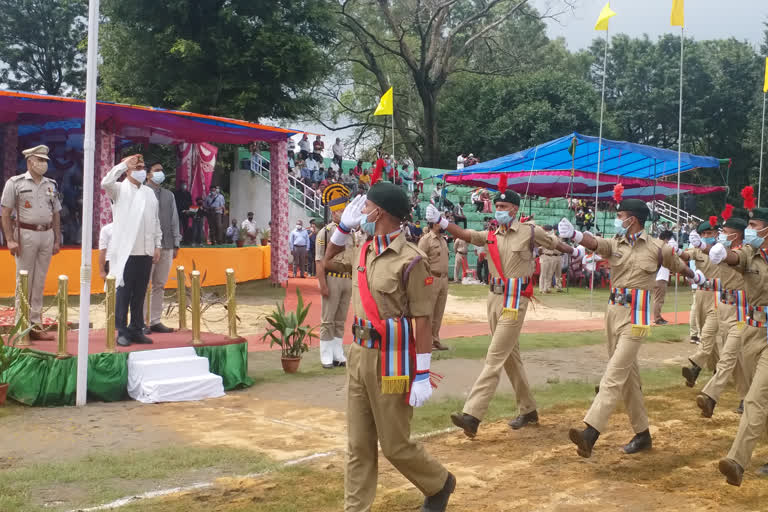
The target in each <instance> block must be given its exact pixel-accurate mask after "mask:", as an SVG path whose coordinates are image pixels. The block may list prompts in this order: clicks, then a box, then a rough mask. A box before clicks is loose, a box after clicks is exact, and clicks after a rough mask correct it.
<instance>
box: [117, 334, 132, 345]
mask: <svg viewBox="0 0 768 512" xmlns="http://www.w3.org/2000/svg"><path fill="white" fill-rule="evenodd" d="M117 344H118V345H120V346H121V347H129V346H130V345H131V340H129V339H128V338H126V337H125V336H118V337H117Z"/></svg>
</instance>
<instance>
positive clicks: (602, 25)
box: [595, 2, 616, 30]
mask: <svg viewBox="0 0 768 512" xmlns="http://www.w3.org/2000/svg"><path fill="white" fill-rule="evenodd" d="M614 16H616V13H615V12H614V11H613V10H612V9H611V2H608V3H607V4H605V7H603V10H602V11H600V16H598V18H597V23H595V30H608V20H609V19H611V18H613V17H614Z"/></svg>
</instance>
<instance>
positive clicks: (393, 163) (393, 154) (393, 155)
mask: <svg viewBox="0 0 768 512" xmlns="http://www.w3.org/2000/svg"><path fill="white" fill-rule="evenodd" d="M394 96H395V93H394V91H393V92H392V103H393V105H392V165H393V166H394V165H395V107H394V103H395V98H394ZM394 175H395V173H394V171H393V172H392V176H394Z"/></svg>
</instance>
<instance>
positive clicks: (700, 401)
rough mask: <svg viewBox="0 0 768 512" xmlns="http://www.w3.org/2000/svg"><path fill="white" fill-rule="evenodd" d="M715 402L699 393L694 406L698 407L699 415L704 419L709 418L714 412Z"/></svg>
mask: <svg viewBox="0 0 768 512" xmlns="http://www.w3.org/2000/svg"><path fill="white" fill-rule="evenodd" d="M716 404H717V402H715V401H714V400H712V399H711V398H710V397H708V396H707V395H705V394H704V393H699V395H698V396H697V397H696V405H698V406H699V409H701V415H702V416H704V417H705V418H711V417H712V413H714V412H715V405H716Z"/></svg>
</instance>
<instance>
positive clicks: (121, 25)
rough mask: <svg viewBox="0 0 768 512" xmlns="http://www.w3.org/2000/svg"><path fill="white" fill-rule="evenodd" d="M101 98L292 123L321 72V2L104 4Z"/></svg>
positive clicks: (324, 28) (326, 37)
mask: <svg viewBox="0 0 768 512" xmlns="http://www.w3.org/2000/svg"><path fill="white" fill-rule="evenodd" d="M103 7H104V8H103V13H104V15H105V17H106V20H105V23H104V24H103V31H102V33H103V38H102V45H101V53H102V56H103V60H104V64H103V66H102V67H101V78H102V92H103V95H104V97H107V98H109V99H112V100H117V101H123V102H129V103H141V104H150V105H153V106H160V107H166V108H177V109H182V110H190V111H194V112H199V113H203V114H214V115H222V116H229V117H234V118H239V119H248V120H257V119H259V118H261V117H283V118H294V117H296V116H297V115H299V114H301V113H304V112H306V111H307V110H308V109H309V108H310V106H311V105H312V104H313V103H314V100H313V98H311V97H309V96H308V95H307V94H306V89H307V88H308V87H309V86H310V85H311V84H312V83H314V82H315V81H316V80H318V79H322V78H323V76H324V75H325V74H326V72H327V68H326V66H325V65H324V62H325V56H324V53H323V51H322V49H323V46H324V45H326V44H328V43H329V42H330V41H331V39H332V32H331V30H330V28H329V27H332V23H331V22H330V19H331V18H330V11H329V9H328V4H327V3H326V2H325V1H324V0H305V1H299V0H168V1H165V2H157V1H155V0H135V1H131V2H126V1H124V0H106V1H104V2H103Z"/></svg>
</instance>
